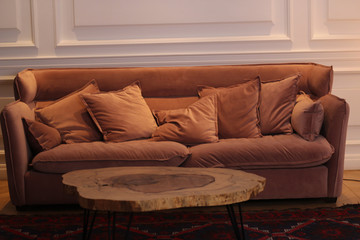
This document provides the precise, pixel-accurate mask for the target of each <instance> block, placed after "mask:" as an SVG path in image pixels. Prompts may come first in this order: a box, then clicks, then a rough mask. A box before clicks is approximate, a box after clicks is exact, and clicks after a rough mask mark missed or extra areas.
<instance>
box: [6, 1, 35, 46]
mask: <svg viewBox="0 0 360 240" xmlns="http://www.w3.org/2000/svg"><path fill="white" fill-rule="evenodd" d="M3 1H5V5H6V6H5V7H4V8H2V10H1V12H0V15H1V14H2V12H6V13H7V14H6V15H5V16H2V17H1V18H0V22H2V21H5V23H7V22H8V21H9V23H8V24H9V25H4V24H0V51H1V50H2V49H4V48H36V47H38V42H37V12H36V9H37V8H36V0H3ZM3 17H5V18H10V19H9V20H4V19H2V18H3ZM0 53H1V52H0Z"/></svg>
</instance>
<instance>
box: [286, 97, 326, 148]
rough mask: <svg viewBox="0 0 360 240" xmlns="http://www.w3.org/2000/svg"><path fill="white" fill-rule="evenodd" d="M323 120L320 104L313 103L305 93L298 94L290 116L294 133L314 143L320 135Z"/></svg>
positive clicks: (322, 109) (317, 102)
mask: <svg viewBox="0 0 360 240" xmlns="http://www.w3.org/2000/svg"><path fill="white" fill-rule="evenodd" d="M323 120H324V108H323V106H322V104H321V102H320V101H319V100H318V101H313V100H312V99H311V98H310V97H309V96H308V95H306V94H305V93H302V94H299V95H298V96H297V98H296V104H295V107H294V110H293V112H292V115H291V125H292V127H293V129H294V130H295V132H296V133H297V134H299V135H300V136H301V137H302V138H304V139H305V140H307V141H314V140H315V138H316V137H317V136H319V134H320V130H321V126H322V124H323Z"/></svg>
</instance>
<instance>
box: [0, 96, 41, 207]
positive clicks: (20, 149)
mask: <svg viewBox="0 0 360 240" xmlns="http://www.w3.org/2000/svg"><path fill="white" fill-rule="evenodd" d="M22 118H28V119H34V118H35V116H34V112H33V110H31V109H30V107H29V106H28V105H27V104H26V103H24V102H20V101H15V102H12V103H10V104H8V105H6V106H5V107H4V108H3V110H2V112H1V115H0V120H1V129H2V134H3V138H4V147H5V159H6V169H7V177H8V184H9V193H10V197H11V201H12V202H13V204H15V205H16V206H21V205H24V204H25V186H24V184H25V182H24V178H25V173H26V171H27V170H28V167H29V163H30V161H31V159H32V157H33V156H32V153H31V150H30V148H29V145H28V143H27V140H26V136H25V131H24V127H23V122H22Z"/></svg>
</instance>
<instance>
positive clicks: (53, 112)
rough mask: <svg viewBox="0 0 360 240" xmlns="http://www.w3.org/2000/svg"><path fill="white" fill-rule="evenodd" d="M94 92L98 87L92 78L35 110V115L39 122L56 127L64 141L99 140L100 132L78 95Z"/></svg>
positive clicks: (97, 90)
mask: <svg viewBox="0 0 360 240" xmlns="http://www.w3.org/2000/svg"><path fill="white" fill-rule="evenodd" d="M96 92H99V88H98V86H97V84H96V82H95V80H92V81H90V82H89V83H87V84H86V85H85V86H83V87H82V88H80V89H79V90H77V91H75V92H73V93H70V94H69V95H67V96H65V97H63V98H61V99H59V100H57V101H56V102H54V103H53V104H51V105H49V106H47V107H44V108H41V109H37V110H35V115H36V117H37V119H39V120H40V121H41V122H43V123H45V124H46V125H49V126H51V127H53V128H56V129H57V130H58V131H59V132H60V134H61V137H62V139H63V141H64V142H65V143H76V142H92V141H98V140H101V139H102V138H101V134H100V132H99V131H98V130H97V128H96V126H95V124H94V122H93V121H92V119H91V117H90V115H89V114H88V112H87V111H86V107H85V106H84V104H83V103H82V99H81V97H80V95H81V94H84V93H96Z"/></svg>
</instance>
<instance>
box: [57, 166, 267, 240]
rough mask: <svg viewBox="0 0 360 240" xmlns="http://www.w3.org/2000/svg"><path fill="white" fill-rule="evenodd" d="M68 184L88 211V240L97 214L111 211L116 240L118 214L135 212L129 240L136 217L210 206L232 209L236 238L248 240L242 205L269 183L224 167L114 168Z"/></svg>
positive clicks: (68, 177)
mask: <svg viewBox="0 0 360 240" xmlns="http://www.w3.org/2000/svg"><path fill="white" fill-rule="evenodd" d="M63 184H64V186H65V189H66V190H67V192H69V193H76V194H78V200H79V205H80V206H81V207H82V208H83V209H84V233H83V238H84V239H86V238H90V235H91V230H92V227H93V223H94V219H95V217H96V212H97V211H107V212H108V221H109V239H110V238H111V236H112V237H113V238H114V239H115V227H116V226H115V214H116V213H117V212H129V213H130V218H129V222H128V226H127V232H126V236H125V239H126V238H127V236H128V233H129V229H130V225H131V221H132V216H133V213H138V212H148V211H159V210H168V209H177V208H187V207H209V206H226V207H227V211H228V214H229V217H230V220H231V223H232V226H233V229H234V232H235V236H236V239H241V238H243V239H244V238H245V231H244V227H243V220H242V214H241V205H240V203H241V202H244V201H247V200H249V198H250V197H252V196H254V195H256V194H258V193H259V192H261V191H262V190H263V189H264V186H265V178H263V177H260V176H258V175H255V174H251V173H246V172H244V171H240V170H231V169H224V168H181V167H112V168H99V169H87V170H77V171H73V172H69V173H66V174H64V175H63ZM235 205H237V206H238V207H239V215H240V224H241V232H242V236H241V234H240V231H239V227H238V223H237V218H236V214H235V211H234V206H235ZM91 213H93V217H92V219H91ZM111 219H112V225H111Z"/></svg>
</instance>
